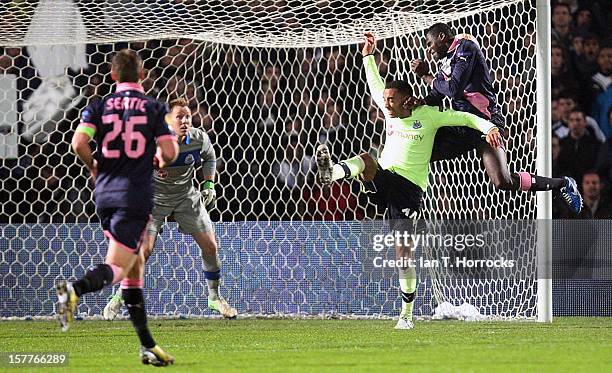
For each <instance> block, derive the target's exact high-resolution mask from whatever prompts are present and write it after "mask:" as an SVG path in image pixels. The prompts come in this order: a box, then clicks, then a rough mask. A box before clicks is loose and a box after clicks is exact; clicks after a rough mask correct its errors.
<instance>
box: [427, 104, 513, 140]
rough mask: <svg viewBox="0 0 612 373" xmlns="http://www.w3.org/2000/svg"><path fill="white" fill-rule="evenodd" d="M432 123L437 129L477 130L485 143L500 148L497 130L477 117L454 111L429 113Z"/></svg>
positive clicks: (499, 137) (499, 135) (486, 121)
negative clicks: (450, 127) (483, 135)
mask: <svg viewBox="0 0 612 373" xmlns="http://www.w3.org/2000/svg"><path fill="white" fill-rule="evenodd" d="M431 115H432V117H433V118H432V119H433V123H435V125H436V126H437V127H446V126H453V127H454V126H466V127H470V128H473V129H475V130H478V131H480V132H482V133H483V134H485V135H486V140H487V142H488V143H489V144H490V145H491V146H492V147H493V148H499V147H501V146H502V137H501V134H500V133H499V129H498V128H497V127H496V126H495V125H494V124H493V123H491V122H489V121H488V120H485V119H482V118H480V117H479V116H477V115H474V114H470V113H465V112H462V111H456V110H452V109H448V110H444V111H432V112H431Z"/></svg>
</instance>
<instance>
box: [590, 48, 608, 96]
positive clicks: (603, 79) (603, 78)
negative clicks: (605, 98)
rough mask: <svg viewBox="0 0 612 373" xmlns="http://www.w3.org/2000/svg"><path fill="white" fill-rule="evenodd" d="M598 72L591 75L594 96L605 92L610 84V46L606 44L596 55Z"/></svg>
mask: <svg viewBox="0 0 612 373" xmlns="http://www.w3.org/2000/svg"><path fill="white" fill-rule="evenodd" d="M597 65H598V66H599V70H598V71H597V73H595V74H593V76H592V77H591V81H592V82H593V89H594V91H595V93H596V95H599V94H600V93H602V92H605V91H606V89H608V87H610V84H611V83H612V76H611V75H612V45H611V44H606V45H603V46H602V47H601V49H600V50H599V54H598V55H597Z"/></svg>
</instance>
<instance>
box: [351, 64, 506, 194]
mask: <svg viewBox="0 0 612 373" xmlns="http://www.w3.org/2000/svg"><path fill="white" fill-rule="evenodd" d="M363 63H364V67H365V70H366V78H367V81H368V86H369V87H370V93H371V95H372V99H373V100H374V102H376V104H377V105H378V107H380V108H381V110H382V111H383V112H384V115H385V129H386V135H387V139H386V141H385V145H384V148H383V151H382V153H381V155H380V158H379V160H378V163H379V165H380V167H382V168H383V169H385V170H387V169H388V170H391V171H393V172H395V173H397V174H399V175H401V176H403V177H405V178H406V179H408V180H410V181H411V182H413V183H414V184H416V185H418V186H419V187H420V188H421V189H423V190H426V189H427V179H428V176H429V160H430V158H431V152H432V149H433V144H434V139H435V137H436V132H437V131H438V128H440V127H447V126H467V127H470V128H474V129H476V130H479V131H481V132H482V133H485V134H486V133H488V132H489V131H490V130H491V129H493V128H495V125H494V124H493V123H490V122H488V121H487V120H485V119H482V118H480V117H478V116H476V115H473V114H470V113H464V112H460V111H455V110H451V109H449V110H445V111H442V112H441V111H440V110H439V109H438V107H433V106H425V105H424V106H419V107H417V108H415V109H413V110H412V115H410V116H409V117H407V118H391V117H390V116H389V113H388V112H387V110H386V109H385V103H384V99H383V91H384V89H385V83H384V82H383V80H382V78H381V77H380V74H379V72H378V67H377V66H376V62H375V60H374V56H372V55H369V56H366V57H364V59H363Z"/></svg>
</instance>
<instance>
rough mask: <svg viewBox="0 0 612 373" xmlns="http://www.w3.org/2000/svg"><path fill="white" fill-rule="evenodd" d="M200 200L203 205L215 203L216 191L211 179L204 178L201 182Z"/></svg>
mask: <svg viewBox="0 0 612 373" xmlns="http://www.w3.org/2000/svg"><path fill="white" fill-rule="evenodd" d="M200 194H201V200H202V203H203V204H204V207H206V208H209V206H212V205H213V204H214V203H215V200H216V199H217V193H216V192H215V184H214V183H213V182H212V181H211V180H206V181H205V182H204V183H203V184H202V191H201V192H200Z"/></svg>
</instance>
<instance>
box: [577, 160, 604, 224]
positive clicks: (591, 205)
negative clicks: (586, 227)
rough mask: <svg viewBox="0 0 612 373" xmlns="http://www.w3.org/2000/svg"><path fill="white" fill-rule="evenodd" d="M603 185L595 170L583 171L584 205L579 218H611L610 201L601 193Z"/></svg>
mask: <svg viewBox="0 0 612 373" xmlns="http://www.w3.org/2000/svg"><path fill="white" fill-rule="evenodd" d="M602 190H603V186H602V183H601V181H600V179H599V175H598V174H597V172H595V171H587V172H585V174H584V176H583V178H582V196H583V198H584V207H583V208H582V211H581V212H580V214H579V215H578V218H579V219H612V202H611V201H610V199H609V198H606V196H603V195H602V193H601V192H602Z"/></svg>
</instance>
